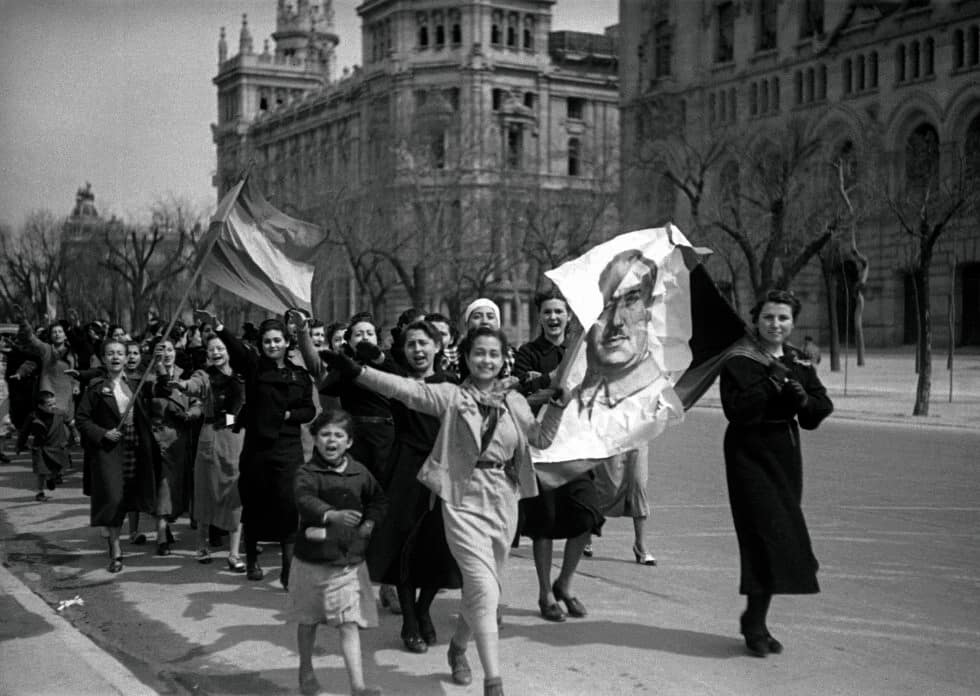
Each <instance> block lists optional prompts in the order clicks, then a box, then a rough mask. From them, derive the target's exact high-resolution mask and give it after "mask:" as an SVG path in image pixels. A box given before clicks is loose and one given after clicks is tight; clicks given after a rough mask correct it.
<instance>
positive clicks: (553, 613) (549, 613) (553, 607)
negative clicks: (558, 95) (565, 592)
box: [538, 599, 565, 623]
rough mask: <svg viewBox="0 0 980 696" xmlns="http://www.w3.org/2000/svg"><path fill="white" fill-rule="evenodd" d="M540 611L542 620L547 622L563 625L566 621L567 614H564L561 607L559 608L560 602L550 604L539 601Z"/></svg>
mask: <svg viewBox="0 0 980 696" xmlns="http://www.w3.org/2000/svg"><path fill="white" fill-rule="evenodd" d="M538 609H539V610H540V611H541V618H542V619H544V620H545V621H554V622H555V623H561V622H562V621H564V620H565V612H563V611H562V610H561V607H560V606H558V602H551V603H550V604H549V603H548V602H546V601H542V600H540V599H539V600H538Z"/></svg>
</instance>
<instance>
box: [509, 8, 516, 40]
mask: <svg viewBox="0 0 980 696" xmlns="http://www.w3.org/2000/svg"><path fill="white" fill-rule="evenodd" d="M507 46H508V48H517V13H516V12H511V13H510V14H509V15H507Z"/></svg>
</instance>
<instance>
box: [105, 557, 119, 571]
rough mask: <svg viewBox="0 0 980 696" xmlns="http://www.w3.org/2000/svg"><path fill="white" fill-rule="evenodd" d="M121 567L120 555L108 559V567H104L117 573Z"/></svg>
mask: <svg viewBox="0 0 980 696" xmlns="http://www.w3.org/2000/svg"><path fill="white" fill-rule="evenodd" d="M122 569H123V562H122V556H116V557H115V558H113V559H112V560H110V561H109V567H108V568H106V570H108V571H109V572H110V573H118V572H119V571H121V570H122Z"/></svg>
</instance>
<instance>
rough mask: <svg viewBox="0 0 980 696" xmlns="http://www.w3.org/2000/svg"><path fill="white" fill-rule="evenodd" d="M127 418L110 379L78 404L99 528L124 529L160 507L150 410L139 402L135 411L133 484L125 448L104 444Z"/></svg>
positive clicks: (98, 381)
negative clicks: (130, 518) (128, 520)
mask: <svg viewBox="0 0 980 696" xmlns="http://www.w3.org/2000/svg"><path fill="white" fill-rule="evenodd" d="M130 388H131V389H135V388H136V384H135V383H130ZM134 398H135V397H134ZM121 417H122V414H121V413H120V412H119V408H118V407H117V406H116V399H115V397H114V396H113V395H112V388H111V387H110V385H109V382H108V381H107V380H106V379H104V378H96V379H94V380H92V383H91V384H90V385H89V387H88V389H86V390H85V393H84V394H83V395H82V398H81V400H80V401H79V402H78V409H77V410H76V412H75V424H76V425H77V426H78V430H79V432H80V433H81V435H82V443H83V445H84V447H85V452H86V463H87V466H88V467H89V471H88V475H89V477H90V478H89V492H90V495H91V496H92V497H91V501H90V508H91V526H93V527H103V526H108V527H118V526H119V525H121V524H122V522H123V519H125V517H126V513H127V512H130V511H136V512H145V513H147V514H149V515H152V514H153V511H154V507H155V505H156V489H157V476H158V475H159V470H158V467H157V465H156V462H157V459H156V457H154V454H153V450H154V447H153V435H152V434H151V432H150V421H149V417H148V415H147V413H146V409H145V407H144V405H143V404H142V403H141V402H140V400H139V399H137V401H136V405H135V406H134V407H133V425H134V428H135V433H136V456H135V461H134V462H133V464H134V467H133V470H132V475H131V476H130V477H128V478H127V477H126V476H124V469H126V466H127V462H126V448H125V446H124V443H123V442H121V441H120V442H115V443H114V442H109V441H108V440H106V439H104V435H105V433H106V431H107V430H111V429H112V428H115V427H116V426H118V425H119V420H120V418H121Z"/></svg>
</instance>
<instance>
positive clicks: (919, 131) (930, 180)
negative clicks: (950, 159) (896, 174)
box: [905, 123, 939, 196]
mask: <svg viewBox="0 0 980 696" xmlns="http://www.w3.org/2000/svg"><path fill="white" fill-rule="evenodd" d="M938 178H939V133H938V132H937V131H936V129H935V127H934V126H933V125H932V124H930V123H923V124H921V125H919V126H918V127H917V128H916V129H915V130H914V131H912V133H911V135H909V137H908V140H906V141H905V184H906V186H907V187H908V190H909V192H910V193H912V194H913V195H920V196H921V195H923V194H924V193H926V192H927V191H929V190H930V189H935V188H936V186H937V185H938V183H939V182H938Z"/></svg>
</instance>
